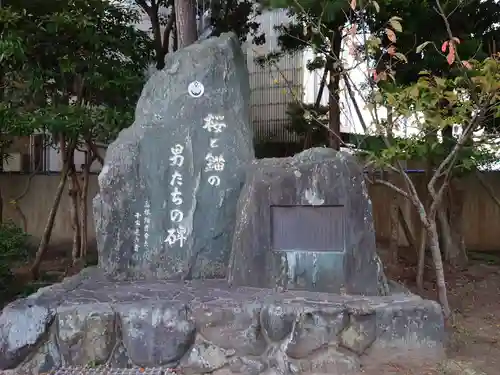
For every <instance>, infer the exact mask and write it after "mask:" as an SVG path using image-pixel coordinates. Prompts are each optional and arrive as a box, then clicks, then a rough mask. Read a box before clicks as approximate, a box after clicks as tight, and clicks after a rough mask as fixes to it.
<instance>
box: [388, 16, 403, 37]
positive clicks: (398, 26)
mask: <svg viewBox="0 0 500 375" xmlns="http://www.w3.org/2000/svg"><path fill="white" fill-rule="evenodd" d="M389 25H391V27H392V28H393V29H394V30H395V31H397V32H398V33H401V32H403V27H402V26H401V23H400V22H399V20H397V19H394V17H393V18H391V19H390V20H389Z"/></svg>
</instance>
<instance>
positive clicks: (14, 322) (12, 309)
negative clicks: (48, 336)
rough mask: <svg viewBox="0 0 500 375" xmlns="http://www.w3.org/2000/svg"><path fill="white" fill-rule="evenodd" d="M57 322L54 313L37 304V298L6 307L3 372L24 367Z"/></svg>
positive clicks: (0, 338) (0, 352) (0, 344)
mask: <svg viewBox="0 0 500 375" xmlns="http://www.w3.org/2000/svg"><path fill="white" fill-rule="evenodd" d="M35 296H36V295H35ZM53 318H54V313H53V311H52V310H51V309H49V308H47V307H46V306H43V305H39V304H37V303H36V299H35V298H34V296H32V297H31V298H25V299H20V300H17V301H15V302H13V303H11V304H10V305H8V306H7V307H5V308H4V309H3V310H2V314H1V315H0V369H5V368H11V367H15V366H17V365H18V364H19V363H21V362H22V360H23V359H24V357H25V356H26V355H27V354H28V353H29V352H30V351H31V350H32V349H33V348H34V347H35V346H36V345H37V344H38V343H39V342H40V340H41V339H42V337H43V336H44V334H45V333H46V331H47V328H48V327H49V325H50V323H51V322H52V320H53Z"/></svg>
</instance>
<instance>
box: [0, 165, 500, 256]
mask: <svg viewBox="0 0 500 375" xmlns="http://www.w3.org/2000/svg"><path fill="white" fill-rule="evenodd" d="M484 178H485V179H486V180H487V181H488V183H489V185H490V186H491V187H492V188H493V190H494V191H500V172H490V173H485V174H484ZM414 179H415V182H416V184H417V185H418V184H419V176H418V175H416V176H414ZM27 181H28V176H27V175H21V174H9V173H2V174H0V189H1V192H2V195H3V201H4V218H6V219H8V218H10V219H13V220H14V221H15V222H17V223H18V224H19V225H22V222H23V221H22V216H21V214H20V213H19V211H17V210H15V209H14V206H13V205H12V204H11V203H10V201H11V200H12V199H15V198H16V197H17V196H19V194H21V193H22V192H23V191H24V189H25V187H26V183H27ZM58 183H59V176H58V175H57V174H52V175H36V176H34V177H33V179H32V181H31V184H30V188H29V190H28V193H27V194H26V195H25V196H24V198H22V199H21V200H20V201H19V207H20V209H21V211H22V213H23V214H24V216H25V217H26V224H27V231H28V233H29V234H31V235H32V236H33V237H34V240H35V241H37V240H39V238H40V237H41V235H42V233H43V231H44V228H45V225H46V222H47V217H48V215H49V212H50V209H51V206H52V202H53V197H54V194H55V191H56V189H57V185H58ZM463 188H464V195H463V199H464V206H463V221H464V227H465V242H466V245H467V247H468V248H470V249H474V250H481V251H500V236H498V228H500V208H499V207H498V206H497V205H495V204H494V202H493V200H492V199H491V197H490V196H489V195H488V194H487V193H486V191H485V190H484V188H483V187H482V186H481V185H480V184H479V182H478V181H477V180H476V179H475V178H473V177H471V178H468V179H466V180H464V181H463ZM97 190H98V189H97V175H92V176H91V180H90V192H89V197H91V198H92V197H94V196H95V194H96V193H97ZM370 196H371V199H372V203H373V211H374V218H375V228H376V232H377V238H378V239H379V240H382V241H383V240H388V239H389V235H390V222H389V215H388V214H387V207H389V204H390V203H389V202H390V200H391V199H392V196H393V192H392V191H391V190H389V189H387V188H386V187H384V186H374V187H371V188H370ZM400 202H401V204H402V207H403V210H404V211H405V212H406V213H407V214H408V216H409V217H410V222H411V224H412V226H413V227H416V228H418V226H419V222H418V218H417V216H416V212H415V210H414V209H413V207H412V206H411V205H410V204H409V203H408V202H406V201H405V200H404V199H402V200H401V201H400ZM88 207H89V210H88V212H89V227H88V234H89V240H90V243H91V246H92V240H93V239H95V232H94V223H93V219H92V204H91V199H89V202H88ZM69 215H70V201H69V197H68V194H67V190H66V191H65V194H64V195H63V199H62V201H61V205H60V207H59V211H58V214H57V217H56V221H55V227H54V232H53V235H52V240H51V248H57V247H59V248H60V247H63V248H64V247H67V248H68V250H69V249H70V247H71V238H72V228H71V221H70V216H69ZM400 244H401V245H402V246H406V245H407V241H406V239H405V237H404V235H403V234H402V233H401V235H400Z"/></svg>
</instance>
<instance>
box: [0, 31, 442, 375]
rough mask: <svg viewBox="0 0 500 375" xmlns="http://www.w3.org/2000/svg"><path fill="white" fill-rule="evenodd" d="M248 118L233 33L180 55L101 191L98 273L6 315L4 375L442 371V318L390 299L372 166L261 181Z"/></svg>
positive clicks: (429, 308)
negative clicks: (436, 364)
mask: <svg viewBox="0 0 500 375" xmlns="http://www.w3.org/2000/svg"><path fill="white" fill-rule="evenodd" d="M248 105H249V104H248V72H247V71H246V68H245V64H244V61H243V59H242V53H241V50H240V48H239V46H238V43H237V39H236V37H235V36H233V35H223V36H221V37H219V38H211V39H208V40H204V41H202V42H200V43H198V44H195V45H192V46H189V47H187V48H186V49H183V50H181V51H178V52H176V53H175V54H172V55H171V56H170V57H169V58H168V60H167V65H166V67H165V69H164V70H163V71H161V72H158V73H156V74H155V75H153V76H152V77H151V79H150V80H149V82H148V83H147V84H146V86H145V88H144V91H143V93H142V96H141V99H140V100H139V103H138V106H137V114H136V121H135V123H134V124H133V125H132V126H131V127H130V128H128V129H126V130H124V131H123V132H122V133H121V134H120V136H119V137H118V139H117V141H115V142H114V143H113V144H112V145H111V146H110V149H109V151H108V154H107V157H106V163H105V167H104V169H103V171H102V173H101V175H100V176H99V184H100V188H101V190H100V195H99V196H98V197H96V199H95V216H96V220H97V238H98V241H99V251H100V254H99V267H92V268H86V269H84V270H83V271H82V272H81V273H79V274H78V275H75V276H73V277H70V278H66V279H64V280H63V281H62V282H61V283H59V284H55V285H52V286H50V287H47V288H42V289H39V290H38V291H37V293H35V294H32V295H30V296H28V297H26V298H21V299H19V300H17V301H14V302H12V303H11V304H9V305H8V306H6V307H5V308H4V309H3V310H2V313H1V315H0V370H2V371H1V372H2V374H3V373H6V374H19V375H21V374H22V375H31V374H33V375H34V374H40V373H47V372H51V373H52V374H54V375H57V374H60V375H70V374H75V375H76V374H80V375H90V374H96V375H97V374H102V373H117V374H122V375H126V374H130V375H137V374H138V373H142V374H166V373H173V372H174V371H175V373H182V374H185V375H195V374H213V375H231V374H242V375H292V374H311V375H312V374H316V375H318V374H325V375H326V374H329V375H349V374H355V373H358V372H359V371H360V370H361V369H362V368H363V366H364V365H365V364H366V363H372V362H373V361H381V360H392V361H395V358H394V357H396V358H397V357H400V358H399V360H402V361H404V362H405V363H407V362H408V361H409V360H410V359H411V358H410V357H409V355H408V353H411V354H412V357H415V356H416V358H417V360H421V359H422V356H423V355H425V356H426V357H427V356H428V355H430V356H431V358H434V359H435V358H439V356H440V353H442V349H443V341H444V340H443V339H444V337H443V336H444V332H443V318H442V314H441V309H440V307H439V305H438V304H437V303H435V302H433V301H428V300H423V299H422V298H420V297H417V296H414V295H411V294H408V293H396V294H395V293H392V294H390V295H386V296H380V295H377V294H387V293H379V292H378V290H379V286H380V282H378V279H379V276H380V272H379V269H377V264H376V254H375V248H374V243H373V229H372V227H371V225H372V224H371V218H370V215H371V211H370V210H371V209H370V207H369V203H368V200H367V199H366V197H364V196H363V194H365V193H366V191H365V189H364V187H363V185H362V176H361V172H360V170H359V167H357V166H356V165H355V163H354V161H353V160H352V159H349V158H347V157H345V158H344V157H343V156H341V155H340V154H339V155H337V154H335V153H334V152H333V151H328V150H312V151H309V152H306V153H303V154H301V155H299V156H297V157H296V158H292V159H281V160H271V161H269V160H267V161H262V162H257V163H256V164H254V165H253V166H251V165H250V164H251V159H252V145H251V132H250V130H249V122H248V113H247V109H248ZM248 166H250V171H249V174H248V176H250V177H249V178H248V179H247V181H246V182H245V169H246V168H245V167H248ZM244 183H245V184H246V186H245V187H244V188H243V194H242V196H241V199H240V206H239V208H238V207H237V203H238V198H239V196H240V192H241V189H242V185H243V184H244ZM279 189H283V191H280V190H279ZM236 222H237V230H236V233H234V232H235V223H236ZM233 237H234V241H233ZM231 246H232V251H231ZM230 252H231V254H232V262H231V264H232V268H231V272H230V278H229V283H228V280H226V279H224V278H220V277H222V276H224V275H226V269H227V265H228V262H229V259H228V258H229V254H230ZM318 262H321V264H318ZM379 266H380V264H379ZM379 268H380V267H379ZM283 275H285V277H283ZM377 275H379V276H377ZM191 278H193V279H198V278H204V279H203V280H199V279H198V280H189V279H191ZM207 278H212V280H208V279H207ZM215 278H217V279H215ZM180 279H182V280H180ZM229 284H232V286H229ZM237 284H239V285H237ZM276 284H279V286H282V288H280V289H279V291H277V290H276V288H275V286H276ZM297 289H301V290H297ZM319 291H322V292H319ZM325 291H326V292H329V293H323V292H325ZM347 293H351V294H347ZM362 294H364V295H362ZM393 363H397V362H393ZM110 368H111V369H110ZM3 370H6V371H3Z"/></svg>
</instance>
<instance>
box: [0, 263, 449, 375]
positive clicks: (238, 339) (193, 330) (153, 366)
mask: <svg viewBox="0 0 500 375" xmlns="http://www.w3.org/2000/svg"><path fill="white" fill-rule="evenodd" d="M96 274H98V271H97V270H92V269H87V270H85V271H84V272H83V273H82V274H81V275H77V276H74V277H72V278H69V279H66V280H65V281H64V282H63V283H62V284H57V285H55V286H53V287H48V288H44V289H43V290H41V291H39V292H38V293H36V294H34V295H32V296H30V297H28V298H24V299H21V300H18V301H16V302H14V303H12V304H11V305H9V306H8V307H6V308H5V309H4V311H3V312H2V315H1V317H0V329H1V330H2V333H3V334H2V337H1V340H2V347H1V348H2V350H1V351H0V365H1V368H2V369H3V370H7V369H10V371H8V372H9V373H17V374H39V373H47V372H54V373H56V371H57V373H60V374H70V373H72V374H76V373H82V374H91V373H95V371H97V370H98V369H101V370H103V368H108V369H113V371H115V370H116V371H118V370H119V372H117V373H122V374H126V373H127V374H132V373H137V371H138V369H140V368H142V369H144V370H141V371H143V372H144V371H147V373H156V372H158V371H162V372H163V373H168V372H177V373H182V374H207V373H211V374H217V375H229V374H256V375H257V374H275V373H276V374H299V373H300V374H334V375H335V374H339V375H340V374H343V375H345V374H350V373H356V372H357V371H359V370H361V369H362V368H363V366H364V365H365V364H366V363H369V362H372V361H377V360H380V358H381V356H385V357H386V358H387V356H392V357H395V356H399V357H405V356H406V354H407V353H408V352H411V353H412V355H413V356H421V355H425V356H428V355H431V356H434V357H436V359H438V358H440V357H441V355H442V351H443V339H444V332H443V321H442V314H441V310H440V307H439V305H438V304H436V303H435V302H433V301H429V300H423V299H421V298H419V297H417V296H414V295H408V294H398V295H393V296H387V297H362V296H341V295H333V294H324V293H312V292H301V291H288V292H282V293H276V292H274V291H273V290H270V289H256V288H229V287H227V286H226V285H227V284H226V283H225V282H224V281H222V280H221V281H216V280H211V281H199V282H192V283H169V282H138V281H136V282H121V283H118V282H109V281H105V280H104V278H103V277H99V276H98V275H96ZM89 275H91V277H89ZM82 371H83V372H82ZM155 371H156V372H155ZM113 373H114V372H113Z"/></svg>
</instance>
